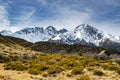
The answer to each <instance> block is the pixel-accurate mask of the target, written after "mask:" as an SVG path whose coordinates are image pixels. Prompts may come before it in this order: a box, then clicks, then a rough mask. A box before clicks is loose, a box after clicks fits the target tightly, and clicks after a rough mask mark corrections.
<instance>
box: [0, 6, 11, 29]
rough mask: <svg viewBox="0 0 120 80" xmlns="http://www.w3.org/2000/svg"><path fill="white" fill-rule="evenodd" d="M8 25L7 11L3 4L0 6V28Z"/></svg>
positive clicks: (5, 27)
mask: <svg viewBox="0 0 120 80" xmlns="http://www.w3.org/2000/svg"><path fill="white" fill-rule="evenodd" d="M9 27H10V22H9V20H8V13H7V10H6V8H5V7H4V6H0V30H2V29H7V28H9Z"/></svg>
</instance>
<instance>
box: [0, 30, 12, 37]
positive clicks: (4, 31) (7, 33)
mask: <svg viewBox="0 0 120 80" xmlns="http://www.w3.org/2000/svg"><path fill="white" fill-rule="evenodd" d="M0 34H2V35H5V36H8V35H11V34H12V32H11V31H9V30H2V31H1V32H0Z"/></svg>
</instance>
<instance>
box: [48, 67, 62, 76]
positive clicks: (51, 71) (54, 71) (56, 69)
mask: <svg viewBox="0 0 120 80" xmlns="http://www.w3.org/2000/svg"><path fill="white" fill-rule="evenodd" d="M62 71H64V69H63V68H62V67H60V66H56V65H52V66H50V67H49V69H48V71H47V72H48V74H59V73H61V72H62Z"/></svg>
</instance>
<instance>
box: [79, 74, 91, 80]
mask: <svg viewBox="0 0 120 80" xmlns="http://www.w3.org/2000/svg"><path fill="white" fill-rule="evenodd" d="M77 80H91V78H90V77H89V76H88V75H85V76H81V77H80V78H79V79H77Z"/></svg>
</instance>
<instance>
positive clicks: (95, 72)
mask: <svg viewBox="0 0 120 80" xmlns="http://www.w3.org/2000/svg"><path fill="white" fill-rule="evenodd" d="M93 74H94V75H98V76H102V75H104V73H103V72H102V71H100V70H95V71H94V72H93Z"/></svg>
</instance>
